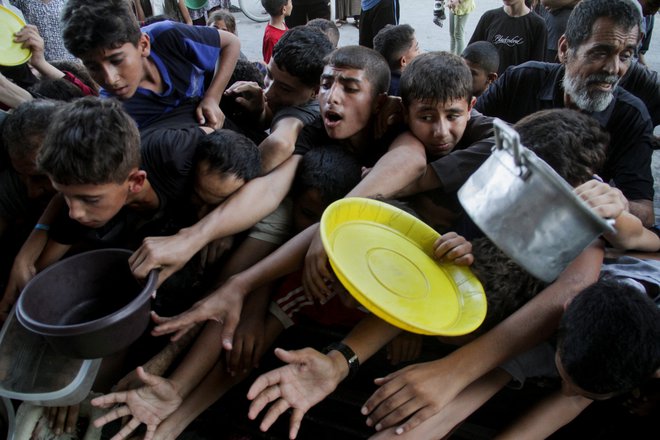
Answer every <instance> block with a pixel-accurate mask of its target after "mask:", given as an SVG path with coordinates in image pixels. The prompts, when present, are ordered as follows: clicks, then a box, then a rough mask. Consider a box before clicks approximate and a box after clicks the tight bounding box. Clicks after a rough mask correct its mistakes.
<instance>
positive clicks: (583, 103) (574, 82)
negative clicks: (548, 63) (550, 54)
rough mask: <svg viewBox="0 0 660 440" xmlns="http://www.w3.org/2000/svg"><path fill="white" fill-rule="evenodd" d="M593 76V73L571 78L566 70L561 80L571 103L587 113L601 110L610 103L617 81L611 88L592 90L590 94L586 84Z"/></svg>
mask: <svg viewBox="0 0 660 440" xmlns="http://www.w3.org/2000/svg"><path fill="white" fill-rule="evenodd" d="M593 76H594V75H591V76H590V77H589V78H573V77H571V76H570V74H569V73H568V71H566V73H565V74H564V79H563V80H562V85H563V86H564V91H565V92H566V93H567V94H568V96H570V97H571V101H573V104H575V105H576V106H577V108H579V109H580V110H583V111H586V112H589V113H593V112H602V111H603V110H605V109H606V108H607V106H608V105H610V102H612V98H614V93H613V92H614V90H615V89H616V86H617V84H618V80H617V82H616V83H615V84H613V85H612V90H610V91H600V90H594V91H593V93H592V94H591V95H590V94H589V88H588V87H587V84H588V82H589V80H590V79H592V78H593ZM592 95H593V96H592Z"/></svg>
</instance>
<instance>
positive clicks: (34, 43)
mask: <svg viewBox="0 0 660 440" xmlns="http://www.w3.org/2000/svg"><path fill="white" fill-rule="evenodd" d="M14 41H16V42H17V43H22V46H21V47H24V48H26V49H30V50H31V51H32V58H30V64H31V65H32V67H34V68H35V69H37V71H39V73H40V74H41V76H42V77H44V78H50V79H58V78H63V77H64V72H62V71H61V70H60V69H58V68H56V67H55V66H53V65H52V64H50V63H49V62H48V61H46V58H45V56H44V40H43V38H41V35H39V30H38V29H37V27H36V26H34V25H32V24H28V25H26V26H25V27H24V28H23V29H21V30H20V31H18V32H16V36H15V38H14Z"/></svg>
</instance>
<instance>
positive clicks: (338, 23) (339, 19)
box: [335, 18, 348, 28]
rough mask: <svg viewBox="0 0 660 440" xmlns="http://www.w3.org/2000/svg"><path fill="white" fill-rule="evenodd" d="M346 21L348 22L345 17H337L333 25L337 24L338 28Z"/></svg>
mask: <svg viewBox="0 0 660 440" xmlns="http://www.w3.org/2000/svg"><path fill="white" fill-rule="evenodd" d="M346 23H348V22H347V21H346V19H341V18H338V19H337V20H335V25H337V27H338V28H340V27H342V25H345V24H346Z"/></svg>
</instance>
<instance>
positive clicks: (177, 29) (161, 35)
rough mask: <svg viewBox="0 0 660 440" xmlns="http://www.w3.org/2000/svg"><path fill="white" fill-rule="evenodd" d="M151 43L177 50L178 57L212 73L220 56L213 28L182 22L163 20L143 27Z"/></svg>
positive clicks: (217, 35) (218, 38)
mask: <svg viewBox="0 0 660 440" xmlns="http://www.w3.org/2000/svg"><path fill="white" fill-rule="evenodd" d="M143 30H144V31H145V32H146V33H147V34H148V35H149V37H150V38H151V40H152V45H154V44H158V46H159V47H163V46H164V47H168V48H170V49H171V50H173V51H176V52H178V53H177V54H176V55H178V57H179V58H183V59H185V60H186V61H187V62H189V63H191V64H193V65H195V66H196V67H198V68H200V69H201V70H203V71H205V72H207V73H214V72H215V68H216V64H217V61H218V58H219V57H220V35H219V34H218V31H217V30H216V29H215V28H210V27H205V26H188V25H185V24H183V23H175V22H172V21H163V22H159V23H155V24H153V25H151V26H147V27H146V28H143Z"/></svg>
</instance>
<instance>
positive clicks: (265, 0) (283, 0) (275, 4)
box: [261, 0, 289, 17]
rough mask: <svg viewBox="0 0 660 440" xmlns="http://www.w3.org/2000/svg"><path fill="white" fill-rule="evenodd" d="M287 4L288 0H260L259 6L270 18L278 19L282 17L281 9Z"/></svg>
mask: <svg viewBox="0 0 660 440" xmlns="http://www.w3.org/2000/svg"><path fill="white" fill-rule="evenodd" d="M288 2H289V0H261V6H263V7H264V9H265V10H266V12H268V14H269V15H270V16H271V17H279V16H280V15H282V7H284V6H285V5H286V4H287V3H288Z"/></svg>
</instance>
